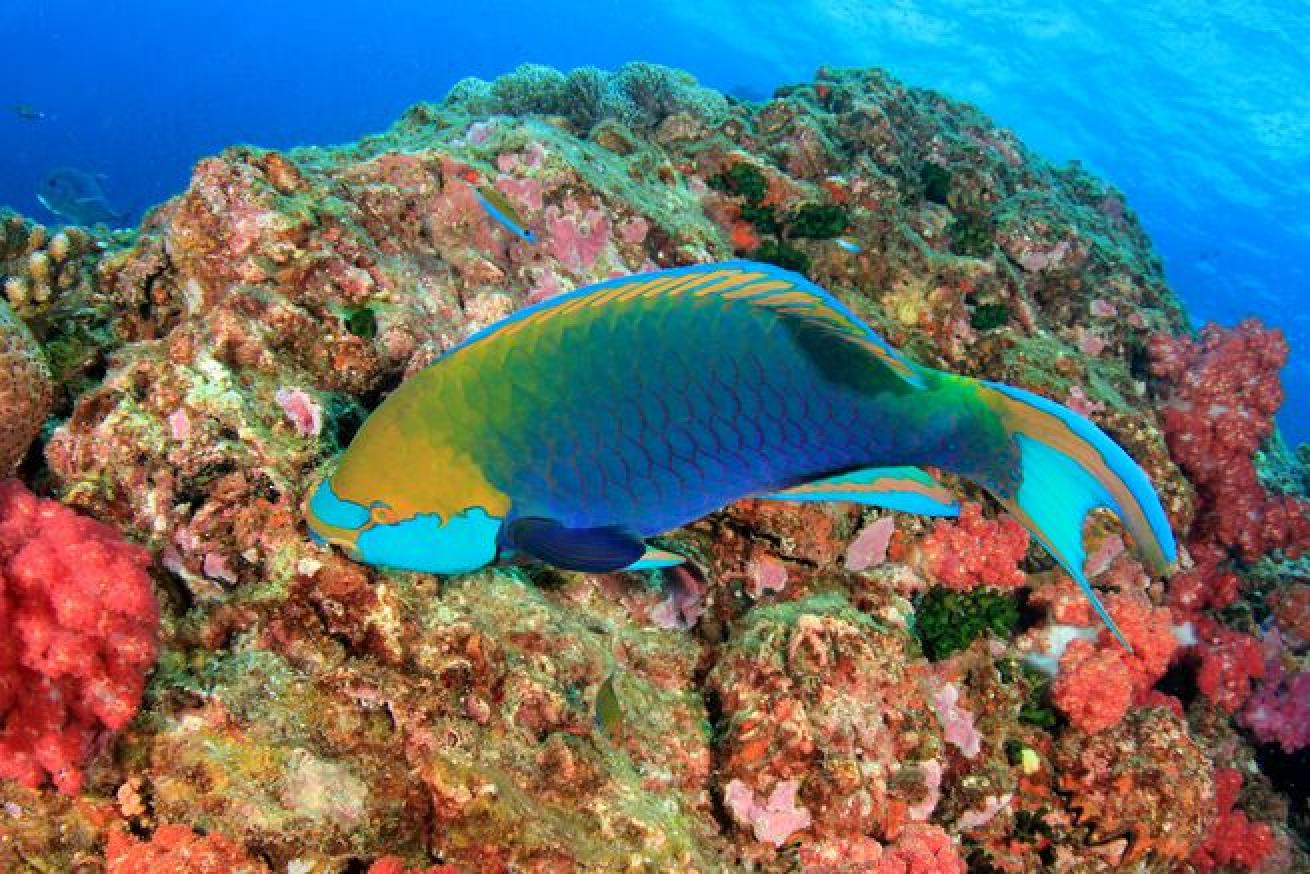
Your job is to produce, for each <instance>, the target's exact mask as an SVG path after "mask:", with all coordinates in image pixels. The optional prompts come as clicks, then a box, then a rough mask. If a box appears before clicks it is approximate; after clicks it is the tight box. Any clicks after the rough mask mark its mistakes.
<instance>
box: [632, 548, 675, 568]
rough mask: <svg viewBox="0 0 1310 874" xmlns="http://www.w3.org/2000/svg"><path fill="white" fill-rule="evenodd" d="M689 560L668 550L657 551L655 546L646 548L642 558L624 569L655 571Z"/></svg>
mask: <svg viewBox="0 0 1310 874" xmlns="http://www.w3.org/2000/svg"><path fill="white" fill-rule="evenodd" d="M686 560H687V559H685V558H683V557H682V556H680V555H678V554H677V553H676V552H669V551H668V550H667V549H656V548H655V547H653V546H649V547H647V548H646V552H645V554H644V555H642V557H641V558H639V559H637V560H636V561H635V562H633V563H632V564H630V565H628V566H627V567H625V568H624V570H625V571H653V570H657V569H659V568H666V567H673V566H674V565H679V564H682V563H683V562H685V561H686Z"/></svg>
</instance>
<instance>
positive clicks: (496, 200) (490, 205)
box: [473, 185, 537, 243]
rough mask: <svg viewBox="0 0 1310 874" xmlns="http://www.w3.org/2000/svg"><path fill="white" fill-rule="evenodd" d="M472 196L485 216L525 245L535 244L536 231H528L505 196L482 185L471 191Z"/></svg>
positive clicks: (488, 186)
mask: <svg viewBox="0 0 1310 874" xmlns="http://www.w3.org/2000/svg"><path fill="white" fill-rule="evenodd" d="M473 196H474V197H476V198H477V199H478V203H479V204H481V205H482V208H483V209H484V210H486V211H487V215H489V216H491V217H492V218H493V219H495V220H496V221H497V222H498V223H499V224H501V225H502V226H503V227H504V228H505V229H506V230H508V231H509V232H510V233H512V234H513V235H514V236H516V237H518V238H519V239H521V240H523V241H524V242H525V243H535V242H537V233H536V231H532V230H529V229H528V227H527V225H526V223H525V222H524V221H523V219H522V218H520V217H519V214H518V210H516V209H514V206H513V204H511V203H510V202H509V200H508V199H507V198H506V197H505V195H503V194H501V193H500V192H499V191H497V190H496V189H494V188H492V187H491V186H490V185H482V186H479V187H477V188H474V189H473Z"/></svg>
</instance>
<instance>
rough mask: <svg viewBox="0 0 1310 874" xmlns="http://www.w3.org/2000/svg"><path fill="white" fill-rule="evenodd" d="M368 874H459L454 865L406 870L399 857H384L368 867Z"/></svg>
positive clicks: (403, 862)
mask: <svg viewBox="0 0 1310 874" xmlns="http://www.w3.org/2000/svg"><path fill="white" fill-rule="evenodd" d="M368 874H458V872H457V871H456V869H455V866H454V865H429V866H428V867H427V868H406V867H405V860H404V859H402V858H400V857H399V856H383V857H382V858H381V859H378V860H377V861H376V862H374V863H373V864H372V865H369V866H368Z"/></svg>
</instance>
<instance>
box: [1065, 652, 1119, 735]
mask: <svg viewBox="0 0 1310 874" xmlns="http://www.w3.org/2000/svg"><path fill="white" fill-rule="evenodd" d="M1051 700H1052V701H1054V702H1055V706H1056V707H1059V708H1060V710H1061V711H1062V712H1063V713H1064V714H1065V715H1066V716H1068V717H1069V721H1070V722H1071V723H1073V725H1074V726H1075V727H1076V728H1081V729H1082V730H1084V731H1086V732H1088V733H1093V734H1094V733H1096V732H1098V731H1104V730H1105V729H1107V728H1109V727H1110V726H1112V725H1116V724H1117V723H1118V722H1119V720H1121V719H1123V716H1124V714H1125V713H1127V712H1128V705H1129V704H1131V703H1132V700H1133V684H1132V681H1131V679H1130V677H1129V676H1128V672H1127V671H1125V670H1124V663H1123V659H1122V658H1120V657H1119V654H1118V653H1117V652H1114V651H1113V650H1104V649H1097V648H1096V647H1095V646H1093V645H1092V644H1091V643H1090V642H1089V641H1086V640H1075V641H1074V642H1073V643H1071V644H1069V648H1068V649H1066V650H1065V651H1064V655H1063V656H1061V657H1060V675H1059V676H1058V677H1056V680H1055V684H1054V685H1053V686H1052V687H1051Z"/></svg>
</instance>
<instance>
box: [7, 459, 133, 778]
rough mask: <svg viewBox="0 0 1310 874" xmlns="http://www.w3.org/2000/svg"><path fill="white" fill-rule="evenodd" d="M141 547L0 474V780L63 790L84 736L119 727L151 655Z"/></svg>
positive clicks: (80, 758)
mask: <svg viewBox="0 0 1310 874" xmlns="http://www.w3.org/2000/svg"><path fill="white" fill-rule="evenodd" d="M149 566H150V554H149V553H148V552H146V550H144V549H142V548H141V547H139V546H136V545H134V544H131V543H128V542H126V541H124V540H123V539H122V537H120V536H119V535H118V534H117V532H115V531H114V530H113V529H112V528H110V527H109V526H107V525H104V524H103V523H101V522H97V521H95V520H94V519H89V518H87V517H85V516H81V515H79V514H77V513H75V512H74V511H72V510H71V509H69V508H67V507H65V506H63V505H62V504H60V503H58V502H56V501H50V500H44V499H41V498H38V497H37V496H36V495H33V494H32V493H31V492H29V491H28V490H27V489H26V488H25V487H24V486H23V485H22V484H21V483H20V482H18V481H17V480H6V481H4V482H0V778H5V779H10V780H17V781H18V782H20V783H22V784H24V785H25V786H30V787H37V786H40V785H41V784H42V783H44V782H45V781H46V779H49V780H50V781H51V782H53V783H54V784H55V786H56V787H57V788H58V789H59V790H60V791H61V792H63V793H65V794H67V795H75V794H77V793H78V792H79V791H80V790H81V788H82V779H83V774H82V769H83V767H84V765H85V763H86V759H87V756H88V754H89V752H90V750H91V748H92V744H93V741H95V739H96V738H97V737H99V736H100V735H101V734H102V733H104V732H113V731H118V730H119V729H121V728H123V726H125V725H127V723H128V722H129V721H130V720H131V719H132V716H133V715H134V714H135V713H136V710H137V707H138V706H139V705H140V703H141V693H142V691H143V690H144V687H145V675H146V672H147V671H149V670H150V666H151V665H153V664H154V661H155V654H156V648H157V641H156V636H155V635H156V628H157V626H158V623H159V608H158V606H157V605H156V603H155V597H154V590H153V588H152V586H151V583H150V576H149V574H148V573H147V568H148V567H149Z"/></svg>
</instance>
